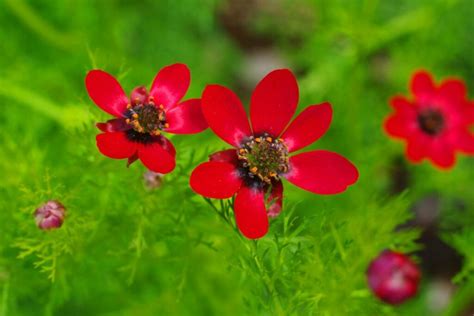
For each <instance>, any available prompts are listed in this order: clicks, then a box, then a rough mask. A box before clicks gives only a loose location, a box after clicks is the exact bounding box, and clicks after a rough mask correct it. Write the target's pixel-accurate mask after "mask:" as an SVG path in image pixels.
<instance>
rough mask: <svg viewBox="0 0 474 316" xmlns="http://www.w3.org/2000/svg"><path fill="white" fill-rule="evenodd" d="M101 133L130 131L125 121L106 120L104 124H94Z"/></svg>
mask: <svg viewBox="0 0 474 316" xmlns="http://www.w3.org/2000/svg"><path fill="white" fill-rule="evenodd" d="M95 126H97V128H98V129H100V130H101V131H102V132H109V133H112V132H123V131H126V130H129V129H130V125H128V124H127V123H125V119H113V120H108V121H107V122H105V123H97V124H95Z"/></svg>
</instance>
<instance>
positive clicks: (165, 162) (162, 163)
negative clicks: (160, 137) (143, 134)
mask: <svg viewBox="0 0 474 316" xmlns="http://www.w3.org/2000/svg"><path fill="white" fill-rule="evenodd" d="M138 158H140V160H141V162H142V163H143V164H144V165H145V167H147V168H148V169H149V170H151V171H154V172H159V173H163V174H164V173H170V172H171V171H173V169H174V168H175V166H176V161H175V158H174V156H173V155H171V154H170V153H169V150H166V149H165V148H163V146H162V145H161V144H160V143H158V142H154V143H150V144H146V145H140V147H139V150H138Z"/></svg>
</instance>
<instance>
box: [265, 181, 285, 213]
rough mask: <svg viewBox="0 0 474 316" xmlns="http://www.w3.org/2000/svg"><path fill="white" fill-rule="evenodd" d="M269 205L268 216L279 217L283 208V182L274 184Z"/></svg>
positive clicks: (268, 201)
mask: <svg viewBox="0 0 474 316" xmlns="http://www.w3.org/2000/svg"><path fill="white" fill-rule="evenodd" d="M267 203H269V205H270V206H269V207H268V209H267V213H268V216H270V217H277V216H278V215H279V214H280V212H281V209H282V206H283V184H282V183H281V181H278V182H277V183H274V184H272V190H271V192H270V195H269V197H268V200H267Z"/></svg>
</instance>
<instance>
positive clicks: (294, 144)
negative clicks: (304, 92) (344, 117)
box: [281, 102, 332, 152]
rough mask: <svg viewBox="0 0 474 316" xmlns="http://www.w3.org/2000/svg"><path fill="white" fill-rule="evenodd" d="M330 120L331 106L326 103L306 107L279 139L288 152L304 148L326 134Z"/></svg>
mask: <svg viewBox="0 0 474 316" xmlns="http://www.w3.org/2000/svg"><path fill="white" fill-rule="evenodd" d="M331 119H332V109H331V104H329V103H328V102H326V103H323V104H320V105H312V106H309V107H307V108H306V109H305V110H304V111H303V112H301V113H300V115H298V116H297V117H296V118H295V119H294V120H293V122H291V123H290V126H288V129H287V130H286V131H285V132H284V133H283V135H282V136H281V138H282V139H283V140H284V141H285V144H286V146H287V147H288V150H289V152H293V151H296V150H298V149H301V148H303V147H306V146H308V145H310V144H312V143H314V142H315V141H317V140H318V139H319V138H320V137H321V136H323V135H324V133H326V131H327V129H328V128H329V125H330V124H331Z"/></svg>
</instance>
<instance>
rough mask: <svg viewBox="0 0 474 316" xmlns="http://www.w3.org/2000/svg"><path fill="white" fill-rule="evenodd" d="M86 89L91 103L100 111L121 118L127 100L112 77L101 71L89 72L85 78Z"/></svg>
mask: <svg viewBox="0 0 474 316" xmlns="http://www.w3.org/2000/svg"><path fill="white" fill-rule="evenodd" d="M86 89H87V92H88V93H89V96H90V98H91V99H92V101H94V103H95V104H97V105H98V106H99V107H100V108H101V109H102V110H104V111H105V112H107V113H109V114H111V115H113V116H116V117H123V114H124V112H125V109H126V108H127V104H128V98H127V95H126V94H125V92H124V91H123V89H122V87H121V86H120V83H118V81H117V80H115V78H114V77H112V76H111V75H109V74H108V73H106V72H105V71H102V70H91V71H89V72H88V73H87V76H86Z"/></svg>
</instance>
